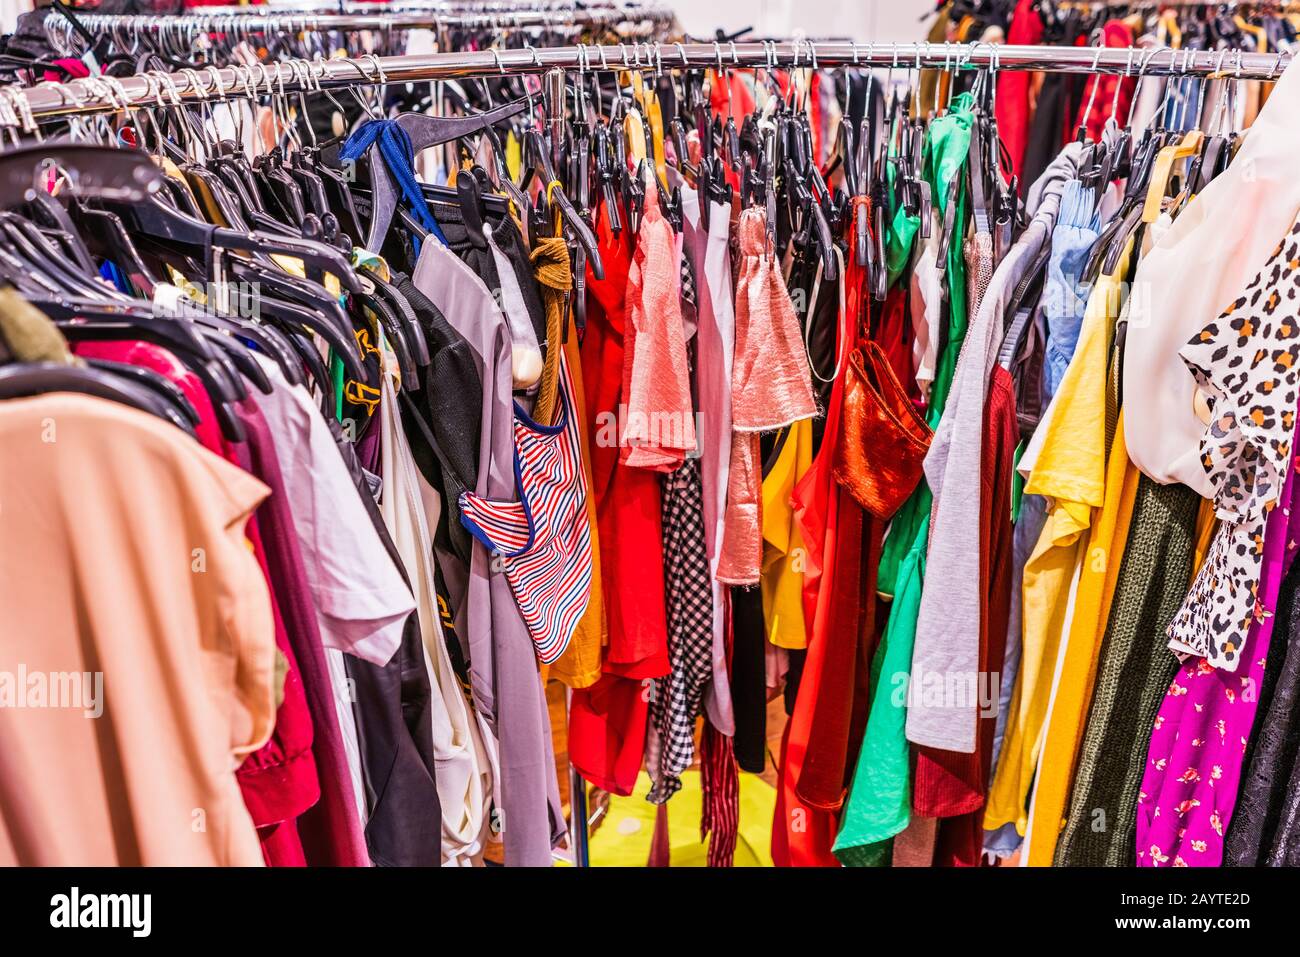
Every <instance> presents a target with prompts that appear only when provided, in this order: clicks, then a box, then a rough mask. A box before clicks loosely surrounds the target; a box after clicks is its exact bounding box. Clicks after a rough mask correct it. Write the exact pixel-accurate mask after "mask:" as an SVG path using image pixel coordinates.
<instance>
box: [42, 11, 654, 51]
mask: <svg viewBox="0 0 1300 957" xmlns="http://www.w3.org/2000/svg"><path fill="white" fill-rule="evenodd" d="M359 6H371V7H373V6H374V5H373V4H365V5H354V7H359ZM223 9H225V8H223ZM234 9H236V10H240V11H243V12H240V13H225V12H222V13H211V12H207V11H204V12H200V13H194V14H184V15H178V16H161V17H156V16H143V15H134V14H129V15H119V14H99V13H89V14H83V15H80V16H79V17H78V20H79V21H80V22H81V24H82V26H84V27H85V28H86V29H88V30H91V31H94V32H100V33H108V34H110V35H112V36H115V37H124V38H126V39H132V38H134V37H138V36H142V35H145V34H150V35H154V36H161V35H168V36H170V37H172V38H175V39H177V40H179V41H180V42H182V43H187V44H190V43H193V42H194V41H195V40H197V39H198V38H199V37H200V36H203V35H206V34H209V33H225V34H233V35H235V36H255V35H260V34H266V33H268V32H279V31H287V32H308V31H318V30H338V31H349V30H375V31H380V32H385V33H387V32H391V31H394V30H418V29H426V30H437V29H453V28H457V27H460V28H470V29H473V28H483V29H525V28H530V27H533V28H544V29H552V30H554V29H561V28H565V27H600V26H619V25H627V26H629V27H631V28H637V27H641V28H646V27H648V28H651V29H653V28H657V27H663V26H666V25H668V24H671V23H672V22H673V13H672V11H671V10H668V9H665V8H663V7H657V6H644V5H640V4H620V5H618V6H610V7H598V8H592V9H574V8H558V7H557V8H554V9H542V10H538V9H518V10H511V11H498V10H490V11H472V10H471V11H457V8H455V7H448V8H446V9H445V10H444V9H443V8H441V7H439V8H426V9H423V10H420V9H408V8H404V7H403V6H402V5H399V9H396V10H394V9H392V8H390V7H388V6H387V5H385V6H384V7H381V8H380V9H379V10H371V11H370V12H362V11H360V10H359V9H357V10H355V11H349V12H345V13H328V12H322V13H312V12H306V11H297V10H294V11H285V12H283V13H281V12H273V13H248V12H247V11H248V10H249V8H248V7H237V8H234ZM43 26H44V27H45V33H46V36H47V37H49V38H50V41H51V43H58V44H59V45H60V46H62V48H63V49H64V50H65V51H69V52H71V51H72V50H73V48H74V43H73V40H74V38H76V37H77V36H78V35H77V33H76V32H75V30H74V28H73V25H72V23H71V22H70V21H69V20H68V19H67V18H66V17H64V16H63V15H62V14H60V13H58V12H56V11H52V12H50V13H49V14H47V15H46V17H45V20H44V22H43Z"/></svg>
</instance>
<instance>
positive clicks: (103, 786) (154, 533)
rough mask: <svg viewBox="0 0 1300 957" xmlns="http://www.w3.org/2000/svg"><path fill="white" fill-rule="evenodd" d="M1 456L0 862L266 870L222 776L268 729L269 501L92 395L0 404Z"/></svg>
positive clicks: (177, 434) (191, 446)
mask: <svg viewBox="0 0 1300 957" xmlns="http://www.w3.org/2000/svg"><path fill="white" fill-rule="evenodd" d="M0 448H3V449H4V456H3V458H0V609H3V613H2V614H3V627H0V704H3V706H0V865H13V864H24V865H64V866H68V865H76V866H84V865H92V866H111V865H141V864H143V865H260V864H261V863H262V852H261V848H260V845H259V843H258V840H257V833H256V831H255V830H254V829H253V823H252V820H251V819H250V818H249V815H248V812H247V811H246V810H245V808H244V803H243V800H242V798H241V797H240V792H239V786H238V784H237V783H236V781H235V774H234V771H235V768H236V767H237V766H238V765H239V763H240V760H241V758H242V757H243V756H244V755H246V754H248V753H249V752H252V751H255V750H257V749H258V748H259V747H261V746H262V745H263V744H264V743H265V742H266V740H267V738H268V737H269V736H270V733H271V729H272V726H273V724H274V721H275V701H274V697H275V632H274V625H273V621H272V617H271V603H270V596H269V595H268V593H267V589H266V582H265V579H264V578H263V576H262V572H261V568H260V567H259V565H258V562H257V559H256V557H255V556H254V554H253V552H252V550H251V548H250V547H249V545H248V542H247V540H246V539H245V537H244V527H245V523H246V521H247V519H248V516H249V515H250V514H251V512H252V511H253V509H254V508H255V507H256V506H257V505H258V503H259V502H261V501H262V500H263V499H264V498H265V497H266V496H267V495H268V494H269V492H268V489H267V488H266V486H265V485H263V484H262V483H261V482H259V481H257V479H255V478H253V477H252V476H250V475H248V474H246V473H245V472H243V471H242V470H240V469H239V468H237V467H235V466H234V465H231V464H230V463H228V462H226V461H225V460H224V459H221V458H220V457H218V456H216V455H213V454H212V453H210V452H208V451H207V450H205V449H204V448H202V447H201V446H200V445H199V444H198V443H196V442H194V441H193V440H192V439H191V438H189V437H188V436H187V435H185V433H183V432H181V431H180V430H178V429H176V428H174V427H172V426H170V425H168V424H166V423H165V422H162V421H161V420H158V419H155V418H153V417H152V416H150V415H148V414H147V413H144V412H139V411H137V410H135V409H131V408H127V407H125V406H122V405H118V404H116V403H113V402H109V401H106V400H103V399H97V398H92V397H90V396H83V395H74V394H69V393H52V394H49V395H44V396H39V397H36V398H30V399H11V400H8V401H5V402H0ZM95 673H99V674H100V675H102V678H101V679H99V680H100V681H102V684H100V683H99V682H98V681H97V680H96V679H95V677H94V675H95ZM24 674H25V676H26V680H25V681H23V682H22V683H21V684H18V683H17V680H18V679H19V678H20V677H23V676H24ZM55 674H57V675H61V676H63V675H66V676H68V677H69V678H72V679H76V680H71V681H59V682H57V684H58V685H59V687H60V689H61V690H62V692H63V695H61V696H60V700H58V701H55V700H54V695H53V691H54V687H55V683H56V682H52V681H51V683H50V684H49V688H50V689H51V695H50V697H48V698H47V699H46V700H47V703H48V704H59V705H61V706H60V707H49V706H45V707H33V706H32V705H34V704H36V703H37V702H36V701H35V699H34V698H32V697H31V693H32V692H33V690H34V686H33V684H32V682H33V681H35V682H36V683H37V684H40V683H41V681H42V680H43V679H53V678H54V676H55ZM83 675H86V676H87V677H86V680H85V682H83V681H82V680H80V679H81V676H83ZM87 687H88V689H89V691H90V695H91V697H92V698H93V699H94V701H97V702H98V704H99V707H100V708H101V709H102V711H101V713H100V715H99V716H98V717H94V716H93V715H94V713H95V710H96V708H95V707H94V701H91V700H88V699H87V698H86V696H85V692H86V690H87ZM24 692H26V693H27V694H26V696H25V700H24ZM74 692H75V693H74ZM97 692H98V693H97ZM15 695H17V696H18V697H17V698H15ZM78 699H81V700H78ZM22 704H26V705H27V706H26V707H22V706H20V705H22ZM88 706H89V707H88ZM88 712H89V714H90V715H91V716H87V714H88Z"/></svg>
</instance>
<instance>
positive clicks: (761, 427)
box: [717, 207, 817, 585]
mask: <svg viewBox="0 0 1300 957" xmlns="http://www.w3.org/2000/svg"><path fill="white" fill-rule="evenodd" d="M737 229H738V235H739V240H740V253H741V265H740V275H739V276H738V277H737V281H736V353H735V360H734V363H733V365H732V371H731V424H732V437H731V471H730V476H729V480H728V486H727V512H726V528H725V531H724V533H723V540H722V557H721V561H720V562H719V566H718V573H717V577H718V579H719V580H720V581H724V582H728V583H730V584H734V585H754V584H757V583H758V580H759V575H760V572H761V566H762V558H763V533H762V522H761V516H760V514H759V513H760V505H759V503H760V499H761V485H762V468H761V465H762V463H761V462H760V456H759V441H758V440H759V434H760V433H762V432H770V431H773V430H775V429H779V428H782V427H784V426H787V425H791V424H792V423H794V422H797V421H799V420H800V419H809V418H812V417H813V416H815V415H816V414H817V402H816V400H815V399H814V398H813V390H812V376H811V373H810V372H809V370H808V353H807V352H806V350H805V349H804V343H803V335H802V333H801V331H800V328H799V317H798V316H796V315H795V311H794V303H792V302H791V301H790V293H789V292H788V291H787V290H786V287H785V281H784V280H783V279H782V277H781V270H780V268H779V267H778V264H777V262H776V260H775V259H774V257H773V256H772V253H771V251H770V250H769V249H768V248H767V214H766V213H765V211H764V210H762V209H760V208H758V207H753V208H750V209H747V210H745V211H744V212H742V213H741V214H740V223H739V226H738V227H737Z"/></svg>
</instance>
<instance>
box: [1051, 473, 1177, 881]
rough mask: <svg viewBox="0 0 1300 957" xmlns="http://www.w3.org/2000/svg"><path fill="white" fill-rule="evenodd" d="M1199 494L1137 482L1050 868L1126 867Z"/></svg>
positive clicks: (1168, 676)
mask: <svg viewBox="0 0 1300 957" xmlns="http://www.w3.org/2000/svg"><path fill="white" fill-rule="evenodd" d="M1200 501H1201V500H1200V497H1199V496H1198V495H1197V494H1196V493H1195V492H1194V491H1192V490H1191V489H1189V488H1187V486H1185V485H1158V484H1157V483H1155V482H1153V481H1151V479H1149V478H1147V477H1146V476H1145V475H1144V476H1141V477H1140V479H1139V480H1138V488H1137V496H1136V500H1135V503H1134V508H1133V519H1132V523H1131V524H1130V526H1129V534H1128V542H1127V545H1126V546H1125V549H1124V559H1123V564H1122V565H1121V566H1120V573H1119V578H1118V579H1117V581H1116V585H1115V597H1114V599H1113V601H1112V603H1111V608H1110V616H1109V619H1108V620H1107V623H1106V636H1105V638H1104V640H1103V642H1102V648H1101V659H1100V662H1099V663H1098V668H1097V681H1096V685H1095V686H1094V688H1093V693H1092V705H1091V707H1090V709H1089V711H1088V723H1087V726H1086V730H1085V731H1084V737H1083V744H1082V746H1081V748H1080V751H1079V767H1078V770H1077V771H1076V773H1075V778H1074V788H1073V790H1072V792H1071V794H1070V803H1069V812H1068V818H1067V823H1066V827H1065V832H1064V833H1063V834H1062V835H1061V840H1060V841H1059V842H1058V843H1057V846H1056V858H1055V863H1056V865H1057V866H1075V867H1087V866H1092V867H1101V866H1110V867H1115V866H1124V867H1131V866H1133V864H1134V861H1135V854H1136V851H1135V848H1134V841H1135V831H1136V823H1135V821H1136V808H1137V792H1138V788H1139V786H1140V784H1141V781H1142V768H1143V766H1144V765H1145V763H1146V757H1147V748H1148V745H1149V743H1150V737H1151V727H1152V725H1153V724H1154V722H1155V717H1156V712H1157V711H1158V710H1159V707H1160V702H1161V701H1162V700H1163V699H1164V696H1165V691H1166V690H1167V689H1168V687H1169V682H1170V681H1171V680H1172V679H1173V677H1174V674H1175V673H1176V672H1177V670H1178V660H1177V659H1176V658H1175V657H1174V655H1173V653H1172V652H1170V650H1169V648H1168V646H1167V642H1166V639H1165V628H1166V626H1168V624H1169V622H1170V621H1171V620H1172V619H1173V617H1174V614H1175V613H1176V612H1177V611H1178V608H1179V606H1180V605H1181V604H1182V602H1183V599H1184V597H1186V595H1187V588H1188V583H1189V582H1190V581H1191V578H1192V572H1193V568H1192V564H1193V561H1194V555H1195V547H1196V516H1197V511H1198V509H1199V507H1200Z"/></svg>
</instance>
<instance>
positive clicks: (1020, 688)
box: [984, 240, 1133, 834]
mask: <svg viewBox="0 0 1300 957" xmlns="http://www.w3.org/2000/svg"><path fill="white" fill-rule="evenodd" d="M1132 252H1133V243H1132V240H1130V241H1129V244H1128V247H1127V248H1126V249H1125V250H1124V255H1123V256H1122V257H1121V258H1120V262H1119V265H1118V266H1117V268H1116V270H1115V272H1114V273H1111V274H1108V275H1103V276H1101V277H1100V278H1099V279H1098V281H1097V284H1096V286H1095V287H1094V288H1093V291H1092V295H1091V296H1090V297H1089V298H1088V305H1087V308H1086V309H1085V311H1084V316H1083V325H1082V327H1081V329H1080V332H1079V342H1078V345H1077V346H1076V347H1075V351H1074V357H1073V359H1071V361H1070V366H1069V368H1068V369H1067V370H1066V372H1065V377H1064V378H1063V379H1062V380H1061V385H1060V388H1059V389H1057V394H1056V397H1055V398H1054V399H1053V402H1052V406H1051V408H1050V410H1049V414H1050V417H1049V419H1048V421H1047V423H1046V429H1047V431H1046V433H1045V435H1044V438H1043V444H1042V447H1041V449H1040V451H1039V454H1038V459H1037V461H1036V462H1035V463H1034V465H1033V471H1032V472H1031V473H1030V476H1029V480H1028V481H1027V482H1026V483H1025V494H1033V495H1042V496H1045V497H1046V498H1047V500H1048V502H1047V518H1046V521H1045V522H1044V525H1043V532H1042V534H1041V535H1040V536H1039V538H1038V543H1037V545H1035V546H1034V551H1033V554H1032V555H1030V557H1029V561H1028V562H1026V563H1025V576H1024V582H1023V596H1024V601H1023V615H1022V618H1023V629H1024V631H1023V639H1022V651H1021V658H1020V672H1019V674H1018V675H1017V677H1016V688H1015V691H1014V692H1013V694H1012V697H1011V708H1010V711H1009V713H1008V715H1007V723H1006V731H1005V734H1004V737H1003V742H1002V752H1001V754H1000V755H999V757H998V767H997V771H996V773H995V774H994V777H993V786H992V788H991V790H990V791H989V800H988V807H987V809H986V810H985V812H984V826H985V828H987V829H990V830H993V829H996V828H999V827H1001V826H1002V825H1004V824H1006V823H1008V822H1014V823H1015V825H1016V830H1017V831H1018V832H1019V833H1020V834H1024V833H1025V829H1026V827H1027V826H1028V824H1029V817H1028V813H1027V810H1026V805H1027V799H1028V795H1029V789H1030V787H1031V786H1032V784H1033V781H1034V776H1035V773H1036V770H1037V768H1038V763H1039V755H1040V751H1041V749H1042V744H1043V737H1044V733H1043V732H1044V729H1045V725H1046V722H1047V712H1048V706H1049V704H1050V702H1051V697H1052V677H1053V674H1054V671H1055V666H1056V660H1057V657H1058V654H1059V652H1060V647H1061V641H1062V640H1063V639H1064V637H1065V635H1066V630H1067V628H1068V626H1069V622H1068V620H1067V614H1068V609H1069V595H1070V583H1071V581H1072V580H1073V579H1074V573H1075V568H1076V566H1077V565H1078V562H1079V559H1080V556H1081V555H1083V554H1085V553H1086V552H1085V549H1086V546H1087V545H1088V538H1089V529H1090V526H1091V525H1092V519H1093V510H1094V509H1099V508H1101V506H1102V504H1103V502H1104V491H1105V485H1106V370H1107V366H1108V361H1109V357H1110V351H1111V340H1112V337H1113V335H1114V329H1115V320H1116V319H1117V318H1118V316H1119V307H1120V302H1121V294H1122V291H1123V290H1122V286H1121V283H1120V277H1122V276H1124V275H1125V273H1126V272H1127V269H1128V259H1129V256H1130V255H1132ZM1088 627H1094V628H1095V627H1096V623H1095V621H1094V622H1092V623H1091V624H1090V625H1089V626H1088Z"/></svg>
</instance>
